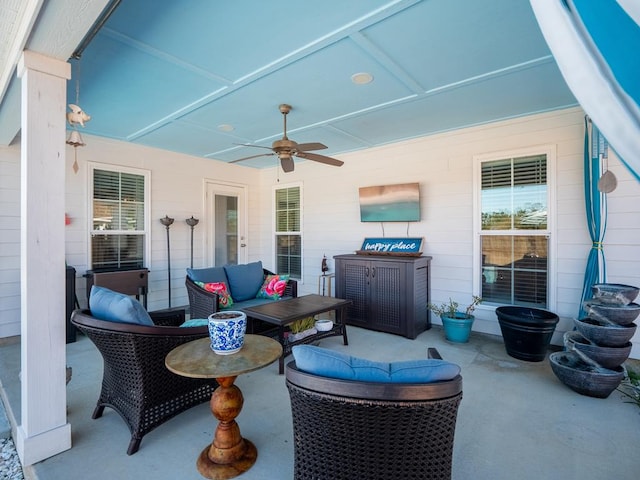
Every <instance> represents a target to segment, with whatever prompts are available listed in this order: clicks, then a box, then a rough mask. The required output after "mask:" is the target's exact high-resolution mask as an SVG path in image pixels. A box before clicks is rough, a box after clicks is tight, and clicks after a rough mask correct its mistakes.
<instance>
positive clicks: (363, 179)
mask: <svg viewBox="0 0 640 480" xmlns="http://www.w3.org/2000/svg"><path fill="white" fill-rule="evenodd" d="M583 135H584V127H583V112H582V111H581V110H580V109H569V110H563V111H559V112H552V113H547V114H542V115H536V116H531V117H526V118H518V119H514V120H511V121H506V122H500V123H495V124H491V125H485V126H479V127H474V128H469V129H465V130H459V131H454V132H448V133H443V134H440V135H434V136H430V137H424V138H419V139H414V140H411V141H407V142H402V143H397V144H392V145H387V146H385V147H380V148H375V149H369V150H364V151H360V152H354V153H349V154H343V155H339V158H340V159H342V160H344V161H345V165H344V166H342V167H341V168H335V167H328V166H324V165H320V164H316V163H315V162H309V161H307V162H296V170H295V171H294V172H293V173H291V174H283V173H282V172H280V173H279V174H277V173H276V171H275V169H267V170H255V169H250V168H244V167H239V166H237V165H226V164H223V163H219V162H213V161H210V160H205V159H200V158H194V157H190V156H186V155H180V154H176V153H172V152H166V151H161V150H156V149H151V148H146V147H138V146H132V145H127V144H123V143H120V142H116V141H111V140H106V139H100V138H95V137H90V136H86V138H85V141H86V142H87V146H86V147H83V148H79V149H78V163H79V165H80V170H79V172H78V173H77V174H74V173H73V170H72V168H71V165H72V164H73V153H74V152H73V149H72V148H69V152H68V154H67V162H68V168H67V179H66V180H67V188H66V191H67V198H66V203H67V213H68V214H69V215H70V216H71V218H72V223H71V225H69V226H67V227H66V233H67V245H66V249H67V250H66V258H67V263H68V264H69V265H72V266H74V267H75V268H76V270H77V272H78V277H79V278H78V279H77V292H78V298H79V300H80V302H81V305H83V306H84V305H85V303H86V300H85V299H86V296H85V291H84V278H82V274H83V273H84V272H85V271H86V269H87V261H88V260H87V257H88V256H87V249H88V242H87V233H86V232H87V228H88V224H87V201H88V199H87V178H86V175H87V168H86V162H87V161H94V162H101V163H110V164H117V165H126V166H131V167H137V168H143V169H149V170H151V172H152V173H151V186H152V189H151V202H152V203H151V205H152V208H151V216H152V222H151V223H152V252H151V259H150V262H149V263H148V266H149V269H150V270H151V273H150V296H149V309H151V310H153V309H159V308H164V307H166V306H167V291H166V289H167V271H166V232H165V229H164V227H163V226H162V225H161V224H160V218H161V217H164V215H165V214H166V215H169V216H170V217H173V218H175V219H176V221H175V223H174V225H173V226H172V227H171V230H170V234H171V272H172V280H171V283H172V289H173V296H172V304H173V305H182V304H186V303H187V298H186V292H185V289H184V286H183V283H184V272H185V268H186V267H187V266H188V264H189V261H190V259H189V238H190V237H189V227H188V226H187V225H186V223H185V222H184V219H186V218H189V217H190V216H191V215H193V216H195V217H196V218H200V220H201V221H200V224H199V225H198V226H197V227H196V228H195V237H194V248H195V252H194V265H195V266H204V258H205V257H204V255H203V244H204V233H205V232H206V231H207V230H206V221H207V219H205V218H203V211H204V180H205V179H209V180H215V181H218V182H225V181H228V182H233V183H237V184H242V185H247V186H248V191H249V198H248V199H247V200H248V210H249V219H248V226H249V229H248V242H247V243H248V248H249V260H250V261H254V260H262V261H263V263H264V265H265V267H266V268H273V265H274V259H273V255H274V242H273V235H272V231H273V215H272V205H273V203H272V195H273V188H274V187H275V186H286V185H287V184H288V183H289V182H302V184H303V192H304V197H303V214H304V223H303V234H304V252H303V255H304V262H303V268H304V279H303V282H302V284H301V285H300V292H301V293H302V294H304V293H314V292H316V291H317V288H318V275H319V274H320V263H321V259H322V256H323V255H326V256H327V258H328V259H329V267H330V270H331V271H333V270H334V263H333V256H334V255H337V254H342V253H351V252H353V251H354V250H357V249H358V248H359V247H360V245H361V243H362V240H363V238H364V237H371V236H382V235H383V231H382V228H381V226H380V224H377V223H361V222H360V211H359V204H358V187H361V186H368V185H381V184H392V183H404V182H416V181H417V182H420V188H421V196H422V205H421V207H422V221H421V222H418V223H411V224H409V227H408V229H407V224H406V223H402V224H394V223H386V224H384V234H386V235H387V236H421V237H424V239H425V244H424V245H425V246H424V252H425V254H427V255H432V256H433V261H432V278H431V279H432V299H433V300H435V301H443V300H446V299H447V298H448V297H449V296H451V297H454V298H465V297H468V296H469V295H471V293H472V285H473V275H472V261H473V248H472V245H473V238H472V236H473V227H472V225H473V221H472V220H473V218H472V217H473V157H474V155H480V154H485V153H489V152H495V151H504V150H511V149H518V148H522V147H529V146H534V145H548V144H552V145H555V146H556V152H557V163H556V169H555V175H556V191H555V192H554V199H555V205H554V206H555V208H556V212H557V217H556V220H557V222H556V225H557V228H556V231H555V232H554V245H555V254H554V253H553V252H552V253H551V255H552V259H553V261H555V262H556V263H555V267H556V268H555V278H554V279H553V280H552V281H553V282H554V284H555V286H556V290H555V298H556V300H557V302H556V305H554V306H552V308H550V309H552V310H553V311H554V312H556V313H557V314H558V315H560V317H561V322H560V324H559V325H558V328H557V333H556V335H555V337H554V340H553V342H554V343H556V344H559V343H560V341H561V335H562V333H564V331H566V330H568V329H571V328H572V318H573V317H575V316H576V315H577V312H578V304H579V300H580V294H581V290H582V277H583V273H584V268H585V262H586V256H587V254H588V251H589V248H590V246H591V242H590V240H589V235H588V232H587V229H586V226H585V213H584V200H583V185H582V182H583V180H582V161H583V157H582V148H583V147H582V146H583ZM19 164H20V155H19V148H18V147H8V148H0V167H1V168H2V171H0V231H1V236H0V248H1V251H0V336H8V335H13V334H18V333H19V326H17V322H19V318H20V315H19V304H20V303H19V291H20V289H19V277H18V272H19V259H18V256H19V223H20V218H19V215H20V213H19ZM609 164H610V168H611V169H612V170H613V171H614V173H615V174H616V176H617V177H618V188H617V189H616V190H615V191H614V192H613V193H611V194H610V195H609V222H608V232H607V235H606V238H605V253H606V257H607V260H608V263H607V266H608V281H610V282H616V283H628V284H631V285H640V221H639V220H638V213H639V210H640V207H638V205H640V184H638V183H637V182H636V181H635V180H634V179H633V178H632V177H631V175H630V174H629V173H628V172H627V171H626V169H625V168H624V167H623V166H621V165H620V163H619V162H618V161H617V160H616V159H615V157H613V158H611V159H610V162H609ZM438 321H439V320H438V319H435V323H437V322H438ZM474 329H476V330H478V331H483V332H488V333H494V334H499V327H498V324H497V320H496V318H495V314H494V312H493V310H491V309H487V308H486V307H485V308H483V307H481V308H480V309H479V310H478V311H477V320H476V323H475V325H474ZM634 340H635V344H634V350H633V352H632V356H633V357H634V358H640V334H637V335H636V337H635V339H634Z"/></svg>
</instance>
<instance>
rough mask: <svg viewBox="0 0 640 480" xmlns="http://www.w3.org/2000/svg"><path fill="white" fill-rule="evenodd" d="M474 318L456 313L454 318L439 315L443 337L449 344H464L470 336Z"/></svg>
mask: <svg viewBox="0 0 640 480" xmlns="http://www.w3.org/2000/svg"><path fill="white" fill-rule="evenodd" d="M474 318H475V317H474V316H473V315H471V316H470V317H466V316H465V314H464V313H461V312H456V316H455V317H450V316H448V315H441V316H440V319H441V320H442V327H443V328H444V337H445V338H446V339H447V340H449V341H450V342H456V343H466V342H468V341H469V336H470V335H471V327H472V325H473V320H474Z"/></svg>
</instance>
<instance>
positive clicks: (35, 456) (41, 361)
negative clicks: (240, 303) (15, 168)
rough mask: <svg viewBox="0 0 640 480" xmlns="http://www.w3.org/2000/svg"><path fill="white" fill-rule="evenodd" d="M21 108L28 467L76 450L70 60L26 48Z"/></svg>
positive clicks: (19, 442)
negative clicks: (67, 216) (70, 379)
mask: <svg viewBox="0 0 640 480" xmlns="http://www.w3.org/2000/svg"><path fill="white" fill-rule="evenodd" d="M18 76H19V77H20V78H21V79H22V105H21V113H22V119H21V142H22V143H21V162H20V165H21V167H20V168H21V172H20V175H21V185H20V194H21V239H20V244H21V252H20V255H21V263H20V270H21V274H22V277H21V291H20V294H21V342H22V345H21V347H22V350H21V352H22V354H21V381H22V385H21V392H22V395H21V407H22V418H21V424H20V425H19V426H18V429H17V439H16V447H17V450H18V455H19V456H20V460H21V461H22V463H23V465H32V464H34V463H36V462H39V461H41V460H44V459H45V458H48V457H51V456H53V455H56V454H58V453H60V452H62V451H64V450H67V449H69V448H71V426H70V425H69V424H68V423H67V413H66V408H67V394H66V381H65V366H66V365H65V361H66V344H65V342H66V335H65V325H66V323H65V240H64V204H65V175H64V168H65V133H66V132H65V122H66V118H65V112H66V98H67V95H66V81H67V80H68V79H69V78H70V77H71V68H70V65H69V64H68V63H66V62H63V61H60V60H56V59H53V58H49V57H46V56H44V55H41V54H38V53H35V52H30V51H24V52H23V53H22V57H21V58H20V62H19V64H18Z"/></svg>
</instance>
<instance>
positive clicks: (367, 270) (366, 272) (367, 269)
mask: <svg viewBox="0 0 640 480" xmlns="http://www.w3.org/2000/svg"><path fill="white" fill-rule="evenodd" d="M364 272H365V273H364V276H365V277H368V276H369V267H366V268H365V269H364Z"/></svg>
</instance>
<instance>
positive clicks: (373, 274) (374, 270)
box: [371, 267, 376, 278]
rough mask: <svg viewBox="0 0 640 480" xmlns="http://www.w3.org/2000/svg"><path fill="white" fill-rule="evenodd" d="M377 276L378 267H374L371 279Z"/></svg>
mask: <svg viewBox="0 0 640 480" xmlns="http://www.w3.org/2000/svg"><path fill="white" fill-rule="evenodd" d="M375 276H376V267H373V268H372V269H371V277H372V278H373V277H375Z"/></svg>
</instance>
